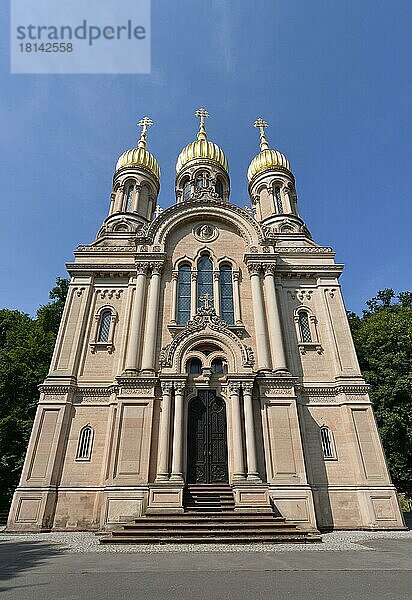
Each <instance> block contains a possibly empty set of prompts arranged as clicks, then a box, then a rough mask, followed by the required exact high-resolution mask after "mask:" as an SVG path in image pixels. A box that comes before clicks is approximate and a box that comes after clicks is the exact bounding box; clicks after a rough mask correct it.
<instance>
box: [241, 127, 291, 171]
mask: <svg viewBox="0 0 412 600" xmlns="http://www.w3.org/2000/svg"><path fill="white" fill-rule="evenodd" d="M254 126H255V127H259V129H260V152H259V154H257V155H256V156H255V158H253V159H252V162H251V163H250V165H249V168H248V170H247V178H248V181H251V180H252V179H253V177H254V176H255V175H257V173H260V172H261V171H267V170H268V169H279V168H280V169H285V170H286V171H289V172H290V173H292V168H291V166H290V162H289V161H288V159H287V158H286V156H285V155H284V154H282V152H279V150H271V149H270V148H269V144H268V141H267V139H266V137H265V127H268V124H267V123H266V121H264V120H263V119H260V118H259V119H257V120H256V121H255V123H254Z"/></svg>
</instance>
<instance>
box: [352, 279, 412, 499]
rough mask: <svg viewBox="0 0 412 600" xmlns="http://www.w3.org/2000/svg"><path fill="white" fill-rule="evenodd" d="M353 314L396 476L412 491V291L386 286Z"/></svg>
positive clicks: (404, 488)
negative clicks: (397, 291)
mask: <svg viewBox="0 0 412 600" xmlns="http://www.w3.org/2000/svg"><path fill="white" fill-rule="evenodd" d="M366 306H367V309H366V310H364V311H363V315H362V316H361V317H359V316H358V315H356V314H354V313H348V316H349V323H350V326H351V329H352V334H353V339H354V342H355V347H356V351H357V354H358V358H359V364H360V368H361V371H362V374H363V376H364V377H365V379H366V381H367V382H368V383H369V384H370V386H371V399H372V402H373V405H374V410H375V415H376V420H377V422H378V427H379V431H380V435H381V438H382V442H383V446H384V449H385V453H386V458H387V461H388V466H389V470H390V472H391V475H392V479H393V482H394V484H395V485H396V487H397V488H398V491H400V492H404V493H406V494H408V495H409V496H412V292H401V293H400V294H398V295H397V296H395V293H394V291H393V290H392V289H385V290H381V291H380V292H378V293H377V295H376V296H375V297H374V298H371V300H368V302H366Z"/></svg>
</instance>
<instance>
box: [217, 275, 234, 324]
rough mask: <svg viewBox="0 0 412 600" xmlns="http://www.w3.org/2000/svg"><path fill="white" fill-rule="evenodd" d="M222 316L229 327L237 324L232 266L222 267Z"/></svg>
mask: <svg viewBox="0 0 412 600" xmlns="http://www.w3.org/2000/svg"><path fill="white" fill-rule="evenodd" d="M220 316H221V318H222V320H223V321H225V322H226V323H227V324H228V325H233V324H234V322H235V317H234V310H233V283H232V267H231V266H230V265H222V266H221V267H220Z"/></svg>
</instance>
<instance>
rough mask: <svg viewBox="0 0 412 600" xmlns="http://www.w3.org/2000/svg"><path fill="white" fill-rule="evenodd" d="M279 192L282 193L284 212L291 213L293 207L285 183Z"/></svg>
mask: <svg viewBox="0 0 412 600" xmlns="http://www.w3.org/2000/svg"><path fill="white" fill-rule="evenodd" d="M280 193H281V194H282V197H283V201H284V203H285V211H284V212H285V213H289V214H290V213H293V208H292V203H291V201H290V195H289V194H290V191H289V188H288V186H287V185H284V186H283V187H282V188H281V190H280Z"/></svg>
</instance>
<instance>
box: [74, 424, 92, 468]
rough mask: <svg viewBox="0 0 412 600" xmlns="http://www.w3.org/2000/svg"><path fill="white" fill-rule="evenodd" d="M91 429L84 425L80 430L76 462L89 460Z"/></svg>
mask: <svg viewBox="0 0 412 600" xmlns="http://www.w3.org/2000/svg"><path fill="white" fill-rule="evenodd" d="M92 442H93V429H92V428H91V427H90V425H86V426H85V427H83V428H82V429H81V430H80V435H79V443H78V444H77V454H76V460H89V459H90V457H91V454H92Z"/></svg>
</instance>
